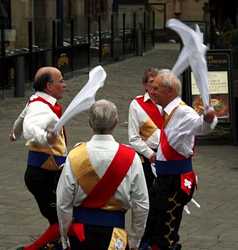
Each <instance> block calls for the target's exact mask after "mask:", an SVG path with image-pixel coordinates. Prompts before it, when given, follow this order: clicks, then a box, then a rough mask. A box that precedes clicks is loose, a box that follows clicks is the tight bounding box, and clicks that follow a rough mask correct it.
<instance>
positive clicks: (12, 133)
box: [9, 131, 17, 142]
mask: <svg viewBox="0 0 238 250" xmlns="http://www.w3.org/2000/svg"><path fill="white" fill-rule="evenodd" d="M9 140H10V141H11V142H14V141H16V140H17V138H16V136H15V134H14V132H13V131H11V132H10V134H9Z"/></svg>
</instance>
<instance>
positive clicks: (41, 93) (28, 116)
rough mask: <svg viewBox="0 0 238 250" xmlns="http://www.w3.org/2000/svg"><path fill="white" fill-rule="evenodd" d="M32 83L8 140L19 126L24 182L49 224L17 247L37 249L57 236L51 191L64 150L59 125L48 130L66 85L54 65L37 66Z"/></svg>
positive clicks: (62, 132)
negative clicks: (24, 148)
mask: <svg viewBox="0 0 238 250" xmlns="http://www.w3.org/2000/svg"><path fill="white" fill-rule="evenodd" d="M33 87H34V89H35V91H36V92H35V94H34V95H32V96H31V97H30V99H29V101H28V103H27V105H26V107H25V109H24V110H23V111H22V113H21V114H20V115H19V117H18V118H17V120H16V121H15V123H14V126H13V129H12V132H11V134H10V140H12V141H14V140H16V139H17V138H18V137H19V136H20V134H21V133H22V128H23V135H24V138H25V139H26V140H27V146H28V147H29V153H28V160H27V169H26V172H25V184H26V186H27V188H28V190H29V191H30V192H31V193H32V194H33V196H34V197H35V199H36V202H37V204H38V206H39V209H40V212H41V214H42V215H43V216H44V217H45V218H46V219H47V220H48V222H49V224H50V226H49V227H48V228H47V230H46V231H45V232H44V233H43V234H42V235H41V236H40V237H39V238H38V239H37V240H36V241H35V242H33V243H32V244H30V245H27V246H24V247H20V248H18V249H24V250H36V249H40V248H41V247H43V246H45V245H46V244H47V243H49V242H51V241H54V240H57V239H58V238H59V226H58V218H57V212H56V194H55V193H56V187H57V183H58V179H59V176H60V173H61V165H62V164H63V163H64V161H65V159H66V153H67V150H66V143H65V136H64V131H63V129H62V130H61V131H60V133H59V134H58V135H55V134H52V133H51V132H50V128H52V126H53V125H54V124H55V123H56V122H57V121H58V119H59V118H60V116H61V114H62V107H61V106H60V105H59V104H58V103H57V100H59V99H61V98H62V97H63V94H64V90H65V87H66V85H65V83H64V80H63V77H62V74H61V72H60V71H59V70H58V69H57V68H54V67H43V68H40V69H39V70H38V71H37V73H36V75H35V78H34V86H33Z"/></svg>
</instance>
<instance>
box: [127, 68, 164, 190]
mask: <svg viewBox="0 0 238 250" xmlns="http://www.w3.org/2000/svg"><path fill="white" fill-rule="evenodd" d="M157 74H158V70H157V69H156V68H148V69H147V70H145V72H144V76H143V79H142V83H143V87H144V89H145V94H144V95H141V96H137V97H136V98H135V99H134V100H133V101H132V102H131V104H130V107H129V117H128V136H129V143H130V145H131V146H132V147H133V148H134V149H135V150H136V152H137V153H139V154H140V155H141V156H142V164H143V169H144V173H145V178H146V184H147V188H148V190H150V188H151V186H152V183H153V180H154V174H153V173H152V170H151V163H153V162H155V159H156V153H155V151H156V150H157V148H158V144H159V138H160V127H161V125H162V122H163V121H162V117H161V115H160V109H161V107H159V106H158V105H156V103H155V100H154V99H153V96H152V94H151V84H152V82H153V80H154V78H155V77H156V76H157Z"/></svg>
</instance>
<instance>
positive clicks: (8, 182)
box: [0, 45, 238, 250]
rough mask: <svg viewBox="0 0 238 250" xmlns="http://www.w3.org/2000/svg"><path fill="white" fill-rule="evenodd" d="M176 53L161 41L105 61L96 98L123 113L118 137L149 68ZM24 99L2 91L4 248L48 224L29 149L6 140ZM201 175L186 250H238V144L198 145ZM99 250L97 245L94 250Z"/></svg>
mask: <svg viewBox="0 0 238 250" xmlns="http://www.w3.org/2000/svg"><path fill="white" fill-rule="evenodd" d="M177 53H178V47H177V46H176V45H170V46H167V45H158V47H157V48H156V49H154V50H152V51H150V52H148V53H146V54H145V55H144V56H143V57H134V58H130V59H127V60H124V61H120V62H117V63H114V64H110V65H106V66H105V70H106V72H107V73H108V77H107V81H106V84H105V87H104V88H103V89H102V90H100V92H99V93H98V95H97V99H100V98H106V99H109V100H111V101H113V102H115V103H116V104H117V106H118V108H119V112H120V124H119V126H118V128H117V129H116V131H115V137H116V139H118V140H119V141H121V142H124V143H127V112H128V105H129V102H130V100H131V99H132V98H133V97H134V96H135V95H137V94H139V93H140V92H141V91H142V87H141V76H142V73H143V71H144V69H145V68H147V67H149V66H156V67H159V68H161V67H163V68H168V67H171V65H173V63H174V62H175V60H176V56H177ZM87 77H88V76H87V74H85V72H79V73H77V74H76V73H75V74H74V75H72V78H70V79H69V80H68V81H67V92H66V97H65V98H64V101H63V104H64V105H65V106H67V105H68V104H69V102H70V100H71V99H72V97H73V96H75V94H76V93H77V92H78V91H79V90H80V88H81V87H82V86H83V84H84V83H85V82H86V81H87ZM29 95H30V91H27V93H26V97H25V98H12V97H9V98H5V99H1V93H0V117H1V118H0V119H1V120H0V121H1V122H0V142H1V146H0V147H1V150H0V159H1V164H0V250H3V249H4V250H5V249H16V246H19V245H23V244H25V243H28V242H31V241H32V240H33V239H34V238H36V237H37V235H39V234H40V233H41V232H42V231H43V229H45V228H46V227H47V221H46V220H45V219H43V218H42V217H41V215H40V213H39V211H38V208H37V206H36V204H35V201H34V199H33V198H32V196H31V194H30V193H29V192H28V191H27V189H26V187H25V185H24V171H25V167H26V166H25V165H26V164H25V162H26V154H27V149H26V148H25V146H24V141H23V140H19V141H17V142H16V143H12V144H11V143H10V142H9V141H8V133H9V130H10V128H11V126H12V123H13V121H14V119H15V118H16V116H17V115H18V113H19V112H20V110H21V109H22V108H23V107H24V103H25V102H26V100H27V97H28V96H29ZM67 130H68V132H69V133H68V134H69V148H71V147H72V146H73V145H74V144H75V143H76V142H78V141H85V140H87V139H88V138H89V137H90V135H91V131H90V129H89V128H88V125H87V115H86V114H85V113H83V114H80V115H78V117H77V118H75V119H73V120H72V121H70V122H69V123H68V124H67ZM194 166H195V170H196V171H197V173H198V174H199V187H198V190H197V192H196V195H195V199H196V200H197V201H199V203H200V204H201V208H200V209H197V208H195V206H194V205H193V204H191V205H190V208H191V212H192V215H190V216H189V215H186V214H184V217H183V221H182V227H181V242H182V244H183V249H184V250H237V249H238V219H237V218H238V199H237V194H236V188H238V181H237V180H238V147H234V146H231V145H212V146H198V147H197V150H196V154H195V157H194ZM95 250H96V249H95Z"/></svg>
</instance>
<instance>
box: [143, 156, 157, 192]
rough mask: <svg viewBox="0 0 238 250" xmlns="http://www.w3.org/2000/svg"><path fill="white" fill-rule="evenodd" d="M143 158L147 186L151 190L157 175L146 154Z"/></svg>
mask: <svg viewBox="0 0 238 250" xmlns="http://www.w3.org/2000/svg"><path fill="white" fill-rule="evenodd" d="M142 159H143V163H142V165H143V170H144V174H145V180H146V184H147V188H148V190H149V191H150V189H151V188H152V185H153V182H154V180H155V176H154V174H153V172H152V168H151V163H150V161H149V160H148V159H147V158H145V157H144V156H142Z"/></svg>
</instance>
